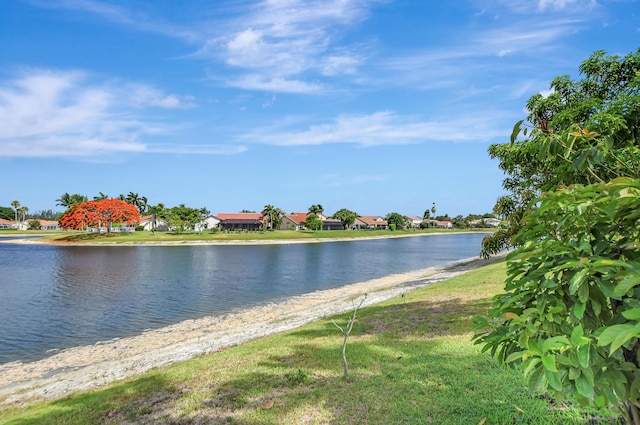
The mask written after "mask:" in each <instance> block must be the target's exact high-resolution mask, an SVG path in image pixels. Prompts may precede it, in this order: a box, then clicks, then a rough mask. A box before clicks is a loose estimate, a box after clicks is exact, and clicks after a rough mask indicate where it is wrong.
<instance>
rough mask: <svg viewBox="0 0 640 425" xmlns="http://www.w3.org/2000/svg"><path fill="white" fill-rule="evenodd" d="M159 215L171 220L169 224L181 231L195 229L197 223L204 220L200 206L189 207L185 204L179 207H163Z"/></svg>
mask: <svg viewBox="0 0 640 425" xmlns="http://www.w3.org/2000/svg"><path fill="white" fill-rule="evenodd" d="M158 216H160V217H162V218H164V219H165V220H167V221H168V222H169V225H170V226H171V227H172V228H173V229H174V230H175V231H176V232H177V233H181V232H184V231H186V230H193V229H194V226H195V225H196V223H199V222H200V221H201V220H202V216H201V210H200V209H198V208H189V207H186V206H185V205H184V204H180V205H178V206H177V207H173V208H168V209H163V210H162V211H161V212H159V213H158Z"/></svg>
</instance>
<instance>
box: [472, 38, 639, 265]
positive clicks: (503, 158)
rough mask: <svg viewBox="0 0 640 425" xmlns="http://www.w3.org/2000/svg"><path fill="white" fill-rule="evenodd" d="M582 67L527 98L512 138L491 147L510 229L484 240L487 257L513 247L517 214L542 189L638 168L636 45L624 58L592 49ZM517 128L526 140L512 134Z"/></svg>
mask: <svg viewBox="0 0 640 425" xmlns="http://www.w3.org/2000/svg"><path fill="white" fill-rule="evenodd" d="M580 72H581V74H582V76H583V78H582V79H580V80H577V81H573V80H571V79H570V78H569V77H568V76H566V75H565V76H561V77H557V78H555V79H554V80H553V81H552V82H551V94H550V95H549V96H547V97H543V96H542V95H540V94H536V95H535V96H533V97H531V98H530V99H529V101H528V102H527V105H526V106H527V109H528V111H529V115H528V117H527V119H526V120H523V121H520V122H518V123H516V125H515V126H514V130H513V133H512V137H511V142H510V143H504V144H494V145H491V146H490V147H489V155H490V156H491V157H492V158H497V159H499V161H500V162H499V167H500V169H502V170H503V171H504V172H505V174H506V178H505V179H504V181H503V186H504V188H505V189H506V190H508V191H509V192H510V194H509V195H507V197H508V198H509V199H506V198H505V197H502V198H500V199H499V200H498V204H497V205H496V208H494V211H495V212H496V213H497V214H498V215H503V214H504V213H506V212H509V216H508V217H507V221H508V223H509V226H510V228H511V230H508V231H499V232H497V233H496V235H495V236H494V237H491V238H487V239H486V240H485V243H484V244H483V252H482V254H483V255H484V256H487V255H491V254H495V253H497V252H499V251H500V250H502V249H504V248H508V247H510V246H512V240H511V237H512V236H513V235H515V234H516V233H517V230H518V227H519V223H520V220H521V219H522V217H523V215H524V214H525V212H526V211H527V210H528V208H529V206H530V205H531V203H532V202H533V200H535V199H536V198H537V197H538V196H539V195H540V194H541V193H542V192H543V191H548V190H554V189H555V188H556V187H558V186H559V185H561V184H564V185H569V184H573V183H581V184H591V183H597V182H607V181H610V180H612V179H614V178H616V177H620V176H623V175H630V174H629V173H628V172H629V171H631V175H634V174H635V175H637V174H638V171H639V170H640V156H639V155H638V137H639V136H640V125H639V124H640V106H639V105H640V76H639V75H640V74H639V73H640V49H638V51H637V52H636V53H631V54H629V55H627V56H625V57H624V58H620V57H618V56H606V55H605V52H603V51H598V52H595V53H593V54H592V55H591V57H590V58H588V59H587V60H586V61H584V62H583V63H582V64H581V66H580ZM585 129H586V130H585ZM521 132H522V133H523V134H524V136H528V138H527V139H524V140H517V137H518V135H519V134H520V133H521Z"/></svg>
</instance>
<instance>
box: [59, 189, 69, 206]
mask: <svg viewBox="0 0 640 425" xmlns="http://www.w3.org/2000/svg"><path fill="white" fill-rule="evenodd" d="M56 205H60V206H62V207H65V208H69V207H71V195H69V193H68V192H65V193H63V194H62V196H61V197H59V198H58V199H56Z"/></svg>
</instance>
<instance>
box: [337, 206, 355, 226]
mask: <svg viewBox="0 0 640 425" xmlns="http://www.w3.org/2000/svg"><path fill="white" fill-rule="evenodd" d="M333 218H335V219H336V220H340V221H341V222H342V225H343V226H344V229H345V230H347V229H349V227H350V226H351V225H353V223H355V222H356V218H358V213H357V212H354V211H351V210H348V209H346V208H342V209H340V210H338V211H336V213H335V214H334V215H333Z"/></svg>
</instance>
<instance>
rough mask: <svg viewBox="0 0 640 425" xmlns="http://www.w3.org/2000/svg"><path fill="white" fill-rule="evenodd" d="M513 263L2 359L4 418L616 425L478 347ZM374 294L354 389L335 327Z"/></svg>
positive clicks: (417, 276) (472, 265) (476, 264)
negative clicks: (40, 355)
mask: <svg viewBox="0 0 640 425" xmlns="http://www.w3.org/2000/svg"><path fill="white" fill-rule="evenodd" d="M505 269H506V267H505V263H504V261H502V259H495V258H494V259H492V260H483V259H477V258H473V259H467V260H463V261H458V262H455V263H452V264H450V265H448V267H445V268H431V269H425V270H420V271H418V272H414V273H407V274H402V275H394V276H389V277H386V278H381V279H375V280H373V281H368V282H363V283H360V284H354V285H349V286H347V287H345V288H339V289H334V290H329V291H319V292H316V293H312V294H307V295H304V296H300V297H294V298H293V299H288V300H285V301H283V302H282V303H274V304H269V305H266V306H263V307H260V308H254V309H249V310H246V311H241V312H237V313H234V314H230V315H225V316H224V317H220V318H208V319H207V320H209V321H208V322H206V321H199V320H190V321H186V322H183V323H181V324H178V325H176V326H174V327H168V328H163V329H159V330H154V331H150V332H147V333H145V334H143V335H139V336H137V337H133V338H122V339H117V340H111V341H104V342H101V343H98V344H95V345H93V346H88V347H77V348H74V349H70V350H65V351H63V352H60V353H57V354H55V355H53V356H52V357H50V358H48V359H44V360H43V361H41V362H32V363H25V364H22V363H19V362H15V363H10V364H4V365H0V379H2V380H3V382H0V406H2V408H1V409H0V423H2V424H5V423H6V424H30V423H48V424H62V423H64V424H84V423H108V424H125V423H126V424H130V423H136V424H137V423H141V424H152V423H153V424H156V423H159V424H191V423H237V424H258V423H260V424H280V423H322V424H324V423H372V424H373V423H377V424H382V423H443V424H470V423H473V424H479V423H483V424H484V423H516V422H517V423H539V424H584V423H611V422H610V421H609V419H610V418H602V417H601V416H600V415H601V414H602V412H595V413H594V412H591V411H588V410H584V409H582V408H579V407H577V406H575V405H572V404H562V405H556V404H555V403H554V401H553V400H550V399H548V398H545V397H539V396H535V395H532V394H531V393H529V392H528V390H527V385H526V382H525V379H524V378H522V376H521V375H520V374H519V373H518V372H515V371H513V370H511V369H510V368H507V367H501V366H498V364H497V363H496V362H495V361H494V360H492V359H491V358H490V356H489V355H488V354H487V353H482V352H481V348H480V347H479V346H476V345H473V343H472V342H471V335H472V333H471V328H472V319H473V317H475V316H476V315H478V314H484V313H486V311H487V309H488V308H489V306H490V303H491V298H492V297H493V296H494V295H495V294H497V293H499V292H501V291H502V290H503V282H504V278H505ZM365 293H366V294H367V297H366V300H365V303H364V304H363V305H362V307H361V308H360V309H359V310H358V319H357V321H356V323H355V326H354V328H353V333H352V335H351V336H350V337H349V340H348V343H347V346H346V356H347V358H348V361H349V368H350V375H349V376H350V378H349V380H348V381H347V380H345V379H344V377H343V376H342V363H341V357H340V352H341V351H340V350H341V346H342V335H341V334H340V333H339V331H338V330H337V329H336V327H335V323H338V324H341V325H343V324H344V323H346V321H347V320H348V319H349V316H350V314H351V313H352V311H353V306H354V303H356V302H359V301H360V300H361V299H362V297H363V294H365ZM136 338H138V339H136ZM172 338H177V339H176V340H173V341H172ZM142 341H146V342H147V343H152V344H153V343H157V342H160V343H162V342H163V341H164V342H167V343H168V345H167V346H164V347H157V346H149V345H145V344H141V342H142ZM107 355H110V356H111V358H106V357H104V356H107ZM101 356H103V357H101ZM65 358H66V360H67V363H66V364H65V363H63V359H65ZM383 388H384V390H383V391H381V389H383ZM61 397H62V398H61ZM599 420H602V422H599Z"/></svg>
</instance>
